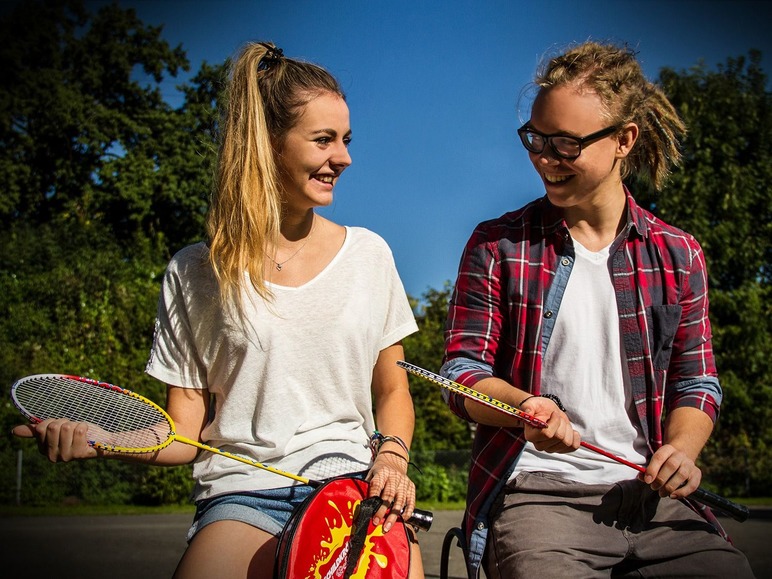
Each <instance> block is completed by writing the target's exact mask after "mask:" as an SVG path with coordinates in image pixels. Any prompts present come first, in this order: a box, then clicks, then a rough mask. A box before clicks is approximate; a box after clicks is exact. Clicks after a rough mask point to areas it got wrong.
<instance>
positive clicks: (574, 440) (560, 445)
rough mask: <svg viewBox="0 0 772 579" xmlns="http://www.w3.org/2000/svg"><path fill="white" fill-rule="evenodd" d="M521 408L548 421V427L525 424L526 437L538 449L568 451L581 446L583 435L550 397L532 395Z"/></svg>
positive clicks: (558, 451)
mask: <svg viewBox="0 0 772 579" xmlns="http://www.w3.org/2000/svg"><path fill="white" fill-rule="evenodd" d="M520 408H522V410H523V411H524V412H527V413H528V414H530V415H532V416H535V417H536V418H538V419H540V420H542V421H544V422H546V423H547V428H536V427H535V426H531V425H529V424H525V425H524V430H525V439H526V440H527V441H529V442H531V443H532V444H533V445H534V447H535V448H536V450H541V451H544V452H557V453H566V452H573V451H574V450H576V449H577V448H579V446H580V444H581V441H582V439H581V436H580V435H579V433H578V432H577V431H576V430H574V427H573V426H572V424H571V421H570V420H569V419H568V416H567V415H566V413H565V412H563V411H562V410H560V408H558V405H557V404H555V402H553V401H552V400H550V399H549V398H543V397H541V396H531V397H530V398H527V399H526V400H525V401H524V402H523V403H522V404H520Z"/></svg>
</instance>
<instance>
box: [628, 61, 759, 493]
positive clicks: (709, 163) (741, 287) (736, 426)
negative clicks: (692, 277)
mask: <svg viewBox="0 0 772 579" xmlns="http://www.w3.org/2000/svg"><path fill="white" fill-rule="evenodd" d="M660 82H661V85H662V87H663V89H664V90H665V92H666V94H667V95H668V96H669V97H670V99H671V101H672V102H673V104H674V105H675V106H676V108H677V109H678V111H679V113H680V115H681V116H682V118H683V119H684V121H685V122H686V125H687V127H688V130H689V132H688V135H687V138H686V140H685V142H684V150H683V152H684V162H683V165H682V166H681V167H680V168H679V169H678V170H677V171H675V172H674V174H673V175H672V177H671V179H670V181H669V183H668V185H667V187H666V188H665V189H664V191H663V192H662V193H661V194H659V195H657V194H654V193H653V192H652V191H650V190H648V189H646V188H645V186H643V185H642V184H640V183H638V184H636V185H635V187H637V189H636V193H635V194H636V199H638V200H640V201H641V203H642V204H643V205H644V206H648V208H650V209H651V210H652V211H653V212H654V213H655V214H657V215H659V216H660V217H662V218H663V219H664V220H665V221H667V222H669V223H671V224H673V225H676V226H678V227H680V228H682V229H684V230H686V231H688V232H689V233H691V234H692V235H694V236H695V237H696V238H697V239H698V240H699V241H700V243H701V245H702V247H703V250H704V251H705V257H706V261H707V265H708V272H709V282H710V296H711V311H710V318H711V324H712V327H713V333H714V343H713V346H714V350H715V353H716V362H717V365H718V370H719V378H720V380H721V384H722V387H723V390H724V403H723V406H722V411H721V417H720V420H719V423H718V426H717V430H716V432H715V433H714V435H713V438H712V440H711V442H710V443H709V446H708V448H707V449H706V450H705V452H704V453H703V457H702V463H703V469H704V471H705V476H706V479H707V481H709V482H710V483H712V484H714V485H715V486H717V487H718V488H720V489H721V490H722V492H725V493H729V494H745V493H750V494H767V495H768V494H770V492H772V454H770V448H772V359H771V358H770V355H769V354H770V352H772V300H771V299H770V298H772V291H771V286H770V282H771V281H772V188H770V186H769V184H770V182H772V98H771V96H770V92H769V91H768V90H767V77H766V75H765V74H764V72H763V71H762V68H761V54H760V53H759V52H757V51H751V52H750V53H749V55H748V57H743V56H741V57H738V58H729V59H728V60H727V62H726V64H725V65H719V66H718V69H717V70H715V71H712V70H709V69H707V68H706V67H705V66H704V65H698V66H695V67H694V68H692V69H690V70H688V71H681V72H676V71H674V70H672V69H663V70H662V72H661V74H660Z"/></svg>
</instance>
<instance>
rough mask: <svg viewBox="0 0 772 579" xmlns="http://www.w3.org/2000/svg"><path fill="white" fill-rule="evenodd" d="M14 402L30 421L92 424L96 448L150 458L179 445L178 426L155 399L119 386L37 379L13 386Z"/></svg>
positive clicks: (63, 377)
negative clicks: (149, 454) (148, 454)
mask: <svg viewBox="0 0 772 579" xmlns="http://www.w3.org/2000/svg"><path fill="white" fill-rule="evenodd" d="M11 400H12V401H13V403H14V405H15V406H16V408H17V409H18V410H19V412H21V413H22V415H24V416H25V417H26V418H27V419H28V420H29V421H30V422H32V423H35V424H37V423H40V422H43V421H44V420H48V419H49V418H65V419H67V420H71V421H73V422H85V423H87V424H88V433H87V438H88V442H89V444H90V445H91V446H93V447H94V448H99V449H102V450H107V451H111V452H121V453H150V452H156V451H158V450H161V449H162V448H164V447H166V446H168V445H169V444H171V442H172V441H173V440H174V436H175V433H174V422H173V421H172V419H171V417H170V416H169V415H168V414H167V413H166V411H165V410H164V409H163V408H161V407H160V406H158V405H157V404H155V403H154V402H153V401H152V400H149V399H147V398H145V397H144V396H141V395H140V394H137V393H136V392H132V391H131V390H127V389H125V388H121V387H120V386H115V385H114V384H109V383H107V382H100V381H98V380H93V379H91V378H84V377H82V376H73V375H69V374H34V375H32V376H27V377H25V378H21V379H20V380H17V381H16V382H14V384H13V385H12V386H11Z"/></svg>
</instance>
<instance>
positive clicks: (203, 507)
mask: <svg viewBox="0 0 772 579" xmlns="http://www.w3.org/2000/svg"><path fill="white" fill-rule="evenodd" d="M313 491H314V488H313V487H310V486H308V485H298V486H292V487H281V488H278V489H266V490H261V491H252V492H246V493H232V494H227V495H220V496H217V497H213V498H211V499H205V500H203V501H198V502H197V503H196V514H195V516H194V517H193V524H192V525H191V527H190V529H189V530H188V536H187V540H188V542H190V541H191V540H193V537H194V536H195V534H196V533H197V532H198V531H200V530H201V529H203V528H204V527H205V526H207V525H208V524H210V523H215V522H217V521H241V522H242V523H246V524H248V525H252V526H253V527H257V528H258V529H261V530H263V531H265V532H267V533H270V534H271V535H279V534H280V533H281V531H282V529H283V528H284V525H286V524H287V521H289V518H290V515H291V514H292V511H294V510H295V508H296V507H297V506H299V505H300V504H302V503H303V501H304V500H306V498H308V496H309V495H310V494H311V493H312V492H313Z"/></svg>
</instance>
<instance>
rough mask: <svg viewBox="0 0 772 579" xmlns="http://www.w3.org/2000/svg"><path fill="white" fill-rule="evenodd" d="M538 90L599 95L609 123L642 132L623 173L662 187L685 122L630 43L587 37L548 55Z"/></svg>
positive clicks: (675, 156)
mask: <svg viewBox="0 0 772 579" xmlns="http://www.w3.org/2000/svg"><path fill="white" fill-rule="evenodd" d="M535 83H536V85H537V86H539V87H540V89H548V88H551V87H555V86H560V85H574V86H576V88H577V89H578V90H584V91H590V92H593V93H595V94H597V95H598V96H599V97H600V99H601V102H602V103H603V106H604V109H605V111H604V112H605V114H606V115H607V116H608V117H609V120H610V124H612V125H616V126H620V127H621V126H624V125H625V124H627V123H630V122H633V123H635V124H636V125H638V129H639V135H638V140H637V142H636V143H635V145H634V147H633V149H632V151H630V154H629V155H628V156H627V157H626V158H625V159H624V160H623V162H622V166H621V176H622V179H625V178H627V177H629V176H631V175H636V176H638V177H643V178H645V179H648V180H649V181H650V182H651V183H652V184H653V185H654V188H655V189H657V190H659V189H661V188H662V186H663V185H664V183H665V180H666V179H667V177H668V175H669V174H670V169H671V167H673V166H676V165H678V163H679V162H680V160H681V151H680V150H679V138H680V137H681V136H683V135H684V134H685V133H686V126H685V125H684V123H683V121H682V120H681V119H680V117H679V116H678V113H677V112H676V110H675V108H674V107H673V105H672V103H671V102H670V101H669V100H668V98H667V97H666V96H665V93H664V92H662V90H661V89H660V88H659V87H658V86H656V85H655V84H653V83H651V82H649V81H648V80H647V79H646V77H645V76H644V75H643V71H642V70H641V67H640V64H639V63H638V61H637V60H636V57H635V53H634V52H633V51H632V50H630V49H629V48H627V47H617V46H614V45H611V44H600V43H597V42H585V43H583V44H580V45H578V46H576V47H574V48H572V49H570V50H568V51H567V52H565V53H563V54H562V55H560V56H556V57H554V58H552V59H550V60H549V61H548V62H547V63H546V64H545V65H544V66H543V67H542V68H541V69H540V70H539V72H538V73H537V76H536V79H535Z"/></svg>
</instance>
